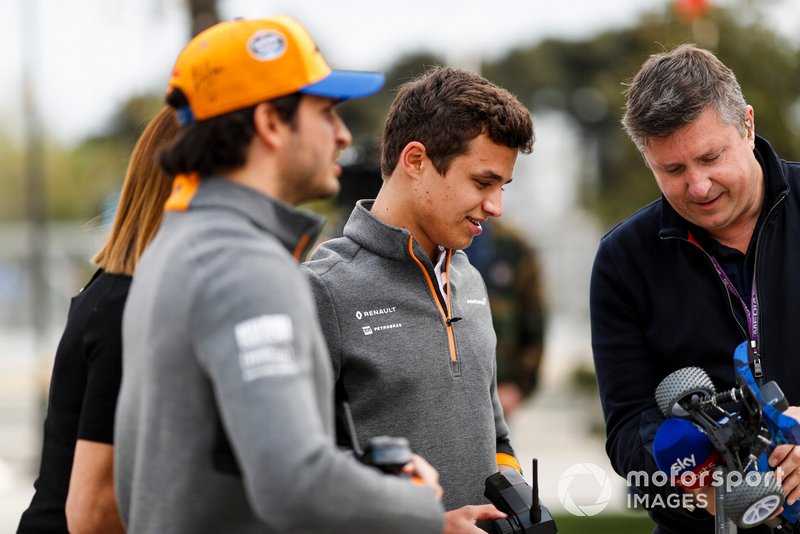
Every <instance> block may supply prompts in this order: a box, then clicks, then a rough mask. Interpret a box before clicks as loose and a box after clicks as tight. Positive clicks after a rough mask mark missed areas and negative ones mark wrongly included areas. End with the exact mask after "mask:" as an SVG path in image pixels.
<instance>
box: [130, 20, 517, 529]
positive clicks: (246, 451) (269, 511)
mask: <svg viewBox="0 0 800 534" xmlns="http://www.w3.org/2000/svg"><path fill="white" fill-rule="evenodd" d="M382 84H383V76H382V75H381V74H378V73H361V72H341V71H333V70H331V69H330V67H329V66H328V65H327V63H326V62H325V60H324V59H323V58H322V55H321V54H320V52H319V50H318V49H317V47H316V45H315V44H314V42H313V41H312V39H311V37H310V36H309V35H308V34H307V33H306V31H305V30H304V29H303V28H302V27H301V26H300V25H299V24H298V23H297V22H295V21H293V20H291V19H288V18H283V17H281V18H271V19H265V20H251V21H245V20H238V21H234V22H227V23H221V24H218V25H216V26H214V27H212V28H210V29H209V30H207V31H205V32H203V33H201V34H200V35H198V36H197V37H195V38H194V39H193V40H192V41H191V42H190V43H189V44H188V46H187V47H186V48H185V49H184V50H183V52H182V53H181V54H180V56H179V57H178V59H177V62H176V64H175V68H174V71H173V73H172V77H171V80H170V84H169V88H168V91H167V102H168V103H169V104H170V105H172V106H173V107H175V108H176V109H177V110H178V113H179V115H180V117H181V122H182V125H183V128H182V132H181V133H180V134H179V135H178V137H177V139H176V140H175V141H174V142H173V143H172V144H170V145H169V146H167V147H166V148H165V149H164V150H163V152H162V154H161V164H162V166H163V167H164V169H165V170H166V171H167V172H168V173H170V174H173V175H176V176H177V178H176V180H175V185H174V189H173V194H172V196H171V197H170V199H169V200H168V201H167V204H166V211H167V213H166V215H165V218H164V222H163V225H162V227H161V229H160V231H159V233H158V235H157V236H156V238H155V239H154V241H153V243H152V245H151V247H150V248H149V249H148V251H147V252H146V253H145V254H144V256H143V258H142V260H141V262H140V263H139V266H138V267H137V270H136V276H135V280H134V282H133V285H132V287H131V291H130V296H129V300H128V302H127V307H126V310H125V317H124V321H123V339H124V361H123V376H124V379H123V385H122V390H121V392H120V398H119V403H118V411H117V427H116V434H115V437H116V443H117V456H116V462H115V465H116V476H117V492H118V497H119V504H120V509H121V513H122V516H123V520H124V522H125V523H126V526H127V528H128V531H129V532H133V533H139V532H148V533H158V534H169V533H177V532H186V533H192V534H201V533H205V532H207V533H220V532H236V533H250V532H253V533H255V532H259V533H263V532H349V533H359V532H363V533H374V532H384V533H395V532H396V533H405V532H415V533H428V532H429V533H439V532H441V531H442V528H443V524H444V520H443V512H442V506H441V504H440V503H439V496H440V494H441V488H440V487H439V485H438V474H437V473H436V471H435V470H434V469H433V468H432V467H431V466H430V465H429V464H428V463H427V462H425V461H424V460H422V459H421V458H419V457H415V458H414V460H412V462H410V463H409V464H408V465H407V466H406V468H405V470H406V471H407V472H408V473H409V474H414V475H417V480H418V481H419V482H420V483H412V482H410V481H409V479H408V478H405V477H396V476H386V475H382V474H380V473H379V472H378V471H377V470H375V469H373V468H370V467H366V466H363V465H361V464H359V463H358V462H356V461H355V460H354V459H353V458H352V457H351V456H347V455H345V454H344V453H342V452H340V451H338V450H337V449H336V447H335V445H334V438H333V433H334V430H333V429H334V417H333V413H334V409H333V381H332V376H331V369H330V358H329V356H328V352H327V349H326V346H325V341H324V339H323V338H322V334H321V332H320V327H319V323H318V320H317V312H316V308H315V305H314V301H313V299H312V296H311V293H310V289H309V286H308V283H307V282H306V280H305V278H304V277H303V276H302V274H301V273H300V271H299V268H298V266H297V263H296V262H297V260H298V259H299V258H300V257H301V256H302V254H303V252H304V249H305V248H306V246H307V245H308V244H309V243H312V242H313V240H314V235H315V234H316V233H317V232H318V230H319V228H320V226H321V221H320V220H318V218H316V217H314V216H312V215H310V214H308V213H305V212H302V211H300V210H297V209H296V208H295V207H294V206H295V205H296V204H298V203H300V202H302V201H306V200H310V199H315V198H327V197H330V196H332V195H334V194H335V193H336V192H337V191H338V189H339V184H338V179H337V177H338V175H339V173H340V172H341V169H340V168H339V166H338V165H337V164H336V159H337V157H338V154H339V152H340V151H341V150H342V149H344V148H345V147H346V146H347V145H348V144H349V143H350V141H351V136H350V132H349V131H348V130H347V128H346V127H345V125H344V124H343V123H342V121H341V119H340V118H339V117H338V116H337V114H336V112H335V111H334V105H335V104H336V103H337V102H338V101H340V100H343V99H347V98H353V97H360V96H366V95H369V94H371V93H374V92H376V91H377V90H379V89H380V87H381V86H382ZM498 516H501V517H502V514H499V513H498Z"/></svg>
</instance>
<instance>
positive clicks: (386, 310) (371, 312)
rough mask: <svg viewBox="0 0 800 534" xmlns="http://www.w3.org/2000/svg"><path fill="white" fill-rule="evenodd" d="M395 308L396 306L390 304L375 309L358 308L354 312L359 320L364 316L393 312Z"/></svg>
mask: <svg viewBox="0 0 800 534" xmlns="http://www.w3.org/2000/svg"><path fill="white" fill-rule="evenodd" d="M396 310H397V306H390V307H388V308H379V309H377V310H363V311H361V310H359V311H357V312H356V319H358V320H359V321H360V320H361V319H363V318H364V317H375V316H376V315H385V314H387V313H394V312H395V311H396Z"/></svg>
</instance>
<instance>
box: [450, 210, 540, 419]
mask: <svg viewBox="0 0 800 534" xmlns="http://www.w3.org/2000/svg"><path fill="white" fill-rule="evenodd" d="M482 226H483V232H481V235H480V237H478V238H476V239H474V240H473V241H472V244H471V245H470V246H469V247H468V248H466V249H464V252H466V254H467V257H468V258H469V261H470V263H471V264H472V265H473V266H474V267H475V268H476V269H478V272H479V273H481V277H482V278H483V280H484V282H485V283H486V290H487V292H488V294H489V304H490V305H491V308H492V324H493V325H494V331H495V334H496V335H497V350H496V352H497V395H498V397H499V398H500V404H501V405H502V406H503V413H504V414H505V416H506V419H508V418H509V417H511V415H512V414H513V413H514V412H516V411H517V409H518V408H519V407H520V406H521V405H522V402H523V401H524V400H525V399H526V398H528V397H529V396H530V395H531V394H532V393H533V392H534V391H535V390H536V387H537V385H538V383H539V372H540V369H541V364H542V353H543V349H544V329H545V316H546V307H545V302H544V296H543V287H542V280H541V270H540V267H539V262H538V259H537V257H536V252H535V250H534V249H533V247H531V246H530V245H529V244H528V243H527V242H526V240H525V238H524V237H523V236H522V235H521V233H520V232H519V231H518V230H517V229H516V228H515V227H513V226H511V225H510V224H508V223H507V222H501V221H500V220H498V219H489V220H487V221H486V222H485V223H484V224H483V225H482Z"/></svg>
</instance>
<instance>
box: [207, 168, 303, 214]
mask: <svg viewBox="0 0 800 534" xmlns="http://www.w3.org/2000/svg"><path fill="white" fill-rule="evenodd" d="M222 176H223V177H224V178H226V179H228V180H230V181H231V182H235V183H237V184H239V185H243V186H245V187H249V188H250V189H255V190H256V191H258V192H259V193H261V194H262V195H265V196H268V197H270V198H272V199H275V200H279V201H281V202H283V203H285V204H289V205H292V206H294V205H295V204H296V202H295V201H294V199H293V198H290V197H289V195H287V193H288V191H289V189H288V188H286V187H282V185H283V186H285V184H281V183H279V180H277V179H276V177H277V176H278V172H277V170H276V169H275V168H269V167H264V166H261V165H258V166H257V165H253V164H251V163H249V162H248V163H245V164H244V165H243V166H241V167H239V168H238V169H234V170H232V171H228V172H225V173H223V174H222Z"/></svg>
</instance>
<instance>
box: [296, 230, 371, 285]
mask: <svg viewBox="0 0 800 534" xmlns="http://www.w3.org/2000/svg"><path fill="white" fill-rule="evenodd" d="M361 250H362V247H361V246H360V245H358V244H356V243H355V242H354V241H353V240H351V239H349V238H347V237H339V238H336V239H330V240H328V241H325V242H323V243H320V244H319V245H318V246H317V248H316V249H314V251H313V252H312V253H311V257H310V258H309V260H308V261H306V262H305V263H303V270H304V271H305V272H306V273H309V274H311V273H313V275H316V276H318V277H326V276H331V275H332V271H333V272H335V271H340V270H342V269H348V267H351V266H352V264H353V261H354V260H355V258H356V256H357V255H358V253H359V252H360V251H361Z"/></svg>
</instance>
